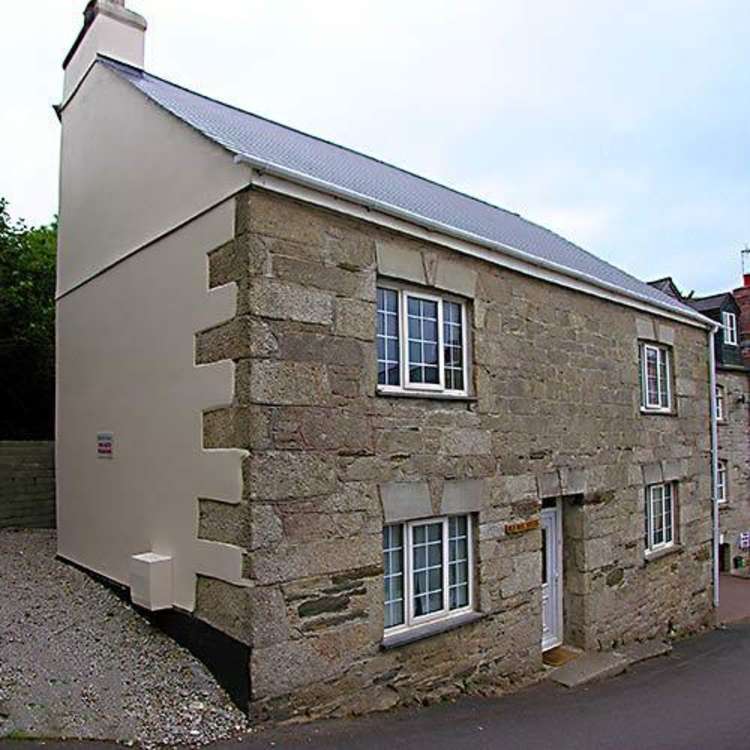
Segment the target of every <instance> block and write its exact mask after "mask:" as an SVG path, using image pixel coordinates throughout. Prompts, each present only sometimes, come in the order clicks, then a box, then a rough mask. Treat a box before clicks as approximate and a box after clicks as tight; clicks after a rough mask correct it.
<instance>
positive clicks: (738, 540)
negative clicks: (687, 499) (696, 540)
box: [654, 277, 750, 575]
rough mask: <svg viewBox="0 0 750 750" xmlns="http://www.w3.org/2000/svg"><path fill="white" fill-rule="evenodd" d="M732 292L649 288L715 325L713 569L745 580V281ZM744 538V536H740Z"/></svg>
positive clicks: (748, 447)
mask: <svg viewBox="0 0 750 750" xmlns="http://www.w3.org/2000/svg"><path fill="white" fill-rule="evenodd" d="M745 281H746V285H745V286H743V287H740V288H739V289H736V290H735V292H734V293H732V292H721V293H719V294H712V295H710V296H706V297H695V296H690V297H685V296H684V295H683V294H682V293H681V292H680V290H679V288H678V287H677V286H676V284H675V283H674V281H673V280H672V279H660V280H659V281H657V282H654V283H655V284H656V285H657V286H659V287H660V288H662V289H663V290H664V291H667V292H668V293H669V294H671V295H672V296H674V297H675V298H676V299H679V300H681V301H683V302H685V303H686V304H689V305H690V306H691V307H693V308H694V309H695V310H697V311H699V312H700V313H702V314H703V315H705V316H706V317H708V318H710V319H711V320H714V321H716V322H717V324H720V326H721V327H720V328H719V329H718V330H717V331H716V333H715V335H714V337H715V345H714V349H715V352H716V359H715V361H716V416H717V432H718V472H717V493H718V500H719V508H720V513H719V525H720V538H719V567H720V569H721V570H722V571H724V572H727V573H729V572H731V573H735V574H741V575H748V574H750V410H749V409H750V369H749V368H748V363H750V352H748V351H747V349H746V350H745V351H744V352H743V351H742V345H743V344H746V343H747V342H748V341H750V336H748V333H750V331H748V326H747V324H746V325H745V327H744V329H743V326H742V325H741V322H742V317H743V315H742V313H743V306H744V307H745V308H746V310H745V318H747V317H748V314H750V296H749V295H750V278H748V277H746V278H745ZM745 535H747V536H745Z"/></svg>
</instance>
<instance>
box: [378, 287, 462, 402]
mask: <svg viewBox="0 0 750 750" xmlns="http://www.w3.org/2000/svg"><path fill="white" fill-rule="evenodd" d="M377 288H379V289H388V290H390V291H394V292H397V293H398V295H399V296H398V315H399V321H398V327H399V328H398V330H399V360H400V361H399V367H400V371H399V374H400V381H401V384H400V385H386V384H380V383H378V384H377V389H378V392H379V393H410V392H417V393H436V394H437V393H445V394H448V395H451V396H468V394H469V361H468V354H469V347H468V339H469V330H468V328H467V322H468V316H467V312H466V303H465V302H464V301H463V300H460V299H457V298H455V297H452V296H450V295H445V296H442V295H437V294H431V293H430V292H422V291H418V290H415V289H413V288H410V287H402V286H398V285H395V284H392V283H388V282H381V281H378V283H377ZM409 298H413V299H423V300H427V301H429V302H436V303H437V309H438V326H437V327H438V341H437V346H438V377H439V381H438V382H437V383H413V382H411V377H410V368H409ZM446 302H452V303H454V304H457V305H459V306H460V308H461V359H462V363H463V381H464V387H463V388H462V389H457V388H446V386H445V332H444V330H443V305H444V303H446Z"/></svg>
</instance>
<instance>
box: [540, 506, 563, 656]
mask: <svg viewBox="0 0 750 750" xmlns="http://www.w3.org/2000/svg"><path fill="white" fill-rule="evenodd" d="M541 527H542V651H546V650H547V649H550V648H555V646H559V645H560V644H561V643H562V642H563V566H562V559H563V558H562V507H561V503H560V500H559V499H557V500H545V501H544V504H543V507H542V514H541Z"/></svg>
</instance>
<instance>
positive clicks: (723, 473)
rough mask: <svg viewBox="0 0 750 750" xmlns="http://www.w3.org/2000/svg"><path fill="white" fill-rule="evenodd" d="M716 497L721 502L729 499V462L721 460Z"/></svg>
mask: <svg viewBox="0 0 750 750" xmlns="http://www.w3.org/2000/svg"><path fill="white" fill-rule="evenodd" d="M716 497H717V499H718V501H719V502H720V503H725V502H726V501H727V462H726V461H719V470H718V472H717V474H716Z"/></svg>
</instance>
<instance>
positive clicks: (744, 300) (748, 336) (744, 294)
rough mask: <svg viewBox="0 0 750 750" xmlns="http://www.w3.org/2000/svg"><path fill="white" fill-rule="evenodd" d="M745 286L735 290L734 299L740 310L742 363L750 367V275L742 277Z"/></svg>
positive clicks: (746, 274)
mask: <svg viewBox="0 0 750 750" xmlns="http://www.w3.org/2000/svg"><path fill="white" fill-rule="evenodd" d="M742 282H743V286H741V287H739V288H738V289H735V290H734V292H733V294H734V299H735V301H736V302H737V305H738V306H739V308H740V321H739V329H740V350H741V352H742V362H743V364H744V365H745V367H750V273H745V274H743V275H742Z"/></svg>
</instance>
